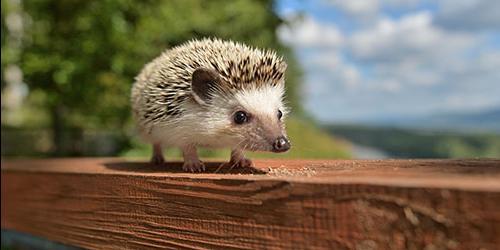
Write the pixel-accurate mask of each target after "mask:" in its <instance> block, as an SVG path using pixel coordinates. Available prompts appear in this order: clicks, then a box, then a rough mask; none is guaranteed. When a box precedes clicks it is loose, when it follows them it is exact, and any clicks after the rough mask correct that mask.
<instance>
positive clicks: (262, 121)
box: [229, 84, 290, 152]
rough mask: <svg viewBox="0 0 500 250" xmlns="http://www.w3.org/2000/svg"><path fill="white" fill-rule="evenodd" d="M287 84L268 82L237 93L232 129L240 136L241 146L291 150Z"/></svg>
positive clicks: (277, 150) (263, 149)
mask: <svg viewBox="0 0 500 250" xmlns="http://www.w3.org/2000/svg"><path fill="white" fill-rule="evenodd" d="M283 94H284V88H283V85H282V84H280V85H276V86H274V87H273V86H271V85H265V86H261V87H258V88H252V89H245V90H242V91H239V92H237V93H236V94H235V96H234V97H235V98H234V99H235V100H234V102H235V105H234V106H233V108H232V112H231V113H230V117H229V119H230V120H231V125H230V130H231V131H233V134H235V135H238V137H240V141H239V142H238V143H239V144H238V145H239V147H240V148H242V149H246V150H252V151H256V150H259V151H273V152H285V151H287V150H288V149H290V143H289V141H288V139H287V136H286V131H285V124H284V118H285V115H286V113H287V109H286V108H285V106H284V105H283V102H282V98H283Z"/></svg>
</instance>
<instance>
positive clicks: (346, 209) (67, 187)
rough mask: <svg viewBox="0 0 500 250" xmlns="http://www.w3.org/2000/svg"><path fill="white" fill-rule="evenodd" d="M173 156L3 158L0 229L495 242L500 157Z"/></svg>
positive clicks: (258, 239) (53, 233)
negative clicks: (188, 166)
mask: <svg viewBox="0 0 500 250" xmlns="http://www.w3.org/2000/svg"><path fill="white" fill-rule="evenodd" d="M169 165H170V166H167V167H165V168H155V167H151V166H148V165H147V164H145V163H140V162H127V161H125V160H123V159H116V158H100V159H58V160H33V161H30V160H9V161H3V162H2V203H1V204H2V215H1V216H2V217H1V219H2V222H1V225H2V229H9V230H16V231H19V232H24V233H29V234H33V235H37V236H41V237H45V238H47V239H49V240H54V241H58V242H61V243H64V244H69V245H74V246H78V247H84V248H95V249H125V248H127V249H138V248H172V249H178V248H193V249H201V248H227V249H261V248H271V249H279V248H281V249H283V248H284V249H322V248H327V249H500V160H383V161H346V160H339V161H319V160H315V161H306V160H298V161H280V160H261V161H256V165H257V168H259V169H261V170H263V172H268V173H266V174H255V173H254V174H247V173H248V172H249V171H247V170H239V169H233V170H231V171H230V172H229V173H225V174H223V173H221V172H225V170H221V171H219V173H213V172H214V171H215V170H216V169H217V168H218V164H217V163H212V164H208V165H209V166H208V173H203V174H187V173H182V172H181V170H180V169H181V165H180V163H170V164H169ZM226 172H227V171H226Z"/></svg>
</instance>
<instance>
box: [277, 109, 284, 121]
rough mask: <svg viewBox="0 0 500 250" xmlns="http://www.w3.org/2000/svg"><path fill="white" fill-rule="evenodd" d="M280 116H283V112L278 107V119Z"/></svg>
mask: <svg viewBox="0 0 500 250" xmlns="http://www.w3.org/2000/svg"><path fill="white" fill-rule="evenodd" d="M281 117H283V112H281V110H279V109H278V120H281Z"/></svg>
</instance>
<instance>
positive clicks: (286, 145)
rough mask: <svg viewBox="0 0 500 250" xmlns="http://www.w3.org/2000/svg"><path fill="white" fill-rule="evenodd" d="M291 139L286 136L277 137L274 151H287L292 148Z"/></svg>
mask: <svg viewBox="0 0 500 250" xmlns="http://www.w3.org/2000/svg"><path fill="white" fill-rule="evenodd" d="M290 147H291V145H290V141H289V140H288V139H287V138H286V137H284V136H280V137H278V138H276V140H275V141H274V143H273V152H276V153H281V152H286V151H288V150H289V149H290Z"/></svg>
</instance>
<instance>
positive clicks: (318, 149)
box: [122, 118, 350, 160]
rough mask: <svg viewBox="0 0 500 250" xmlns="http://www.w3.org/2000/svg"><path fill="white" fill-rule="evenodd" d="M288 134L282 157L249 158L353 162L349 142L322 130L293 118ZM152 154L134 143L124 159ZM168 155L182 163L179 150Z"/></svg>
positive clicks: (223, 153)
mask: <svg viewBox="0 0 500 250" xmlns="http://www.w3.org/2000/svg"><path fill="white" fill-rule="evenodd" d="M287 132H288V136H289V137H290V141H291V142H292V149H291V150H290V151H289V152H286V153H283V154H275V153H260V152H259V153H257V152H254V153H248V156H249V157H250V158H282V159H284V158H288V159H293V158H294V159H298V158H303V159H312V158H321V159H332V158H342V159H345V158H350V145H349V143H347V142H344V141H341V140H338V139H335V138H333V137H332V136H330V135H329V134H328V133H326V132H324V131H322V130H320V129H319V128H318V127H316V126H315V125H313V124H311V123H310V122H308V121H305V120H301V119H298V118H291V119H289V120H288V121H287ZM151 154H152V151H151V145H146V144H143V143H140V142H139V141H138V140H134V142H133V143H132V148H131V149H130V150H127V151H125V152H124V153H123V154H122V156H125V157H132V158H135V157H140V158H147V157H150V156H151ZM199 154H200V156H201V157H205V158H207V157H210V158H219V159H222V160H227V159H229V154H230V151H229V150H228V149H223V150H209V149H200V150H199ZM165 155H166V157H167V158H169V159H181V156H182V155H181V152H180V151H179V149H176V148H175V149H167V150H166V151H165Z"/></svg>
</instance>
